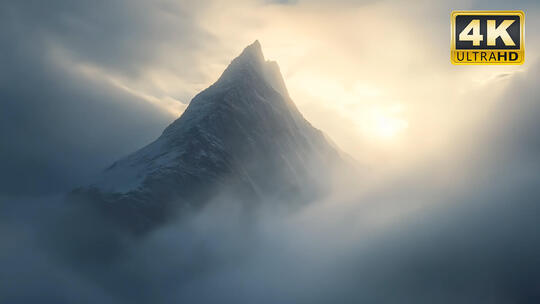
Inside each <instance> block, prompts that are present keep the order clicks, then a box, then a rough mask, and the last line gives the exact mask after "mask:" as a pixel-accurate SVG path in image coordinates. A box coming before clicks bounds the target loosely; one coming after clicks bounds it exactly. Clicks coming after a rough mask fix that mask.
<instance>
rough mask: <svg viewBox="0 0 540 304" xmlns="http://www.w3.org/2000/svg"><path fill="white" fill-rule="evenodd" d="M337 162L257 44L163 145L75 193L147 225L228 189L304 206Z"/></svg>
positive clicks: (195, 103)
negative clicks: (299, 203) (304, 202)
mask: <svg viewBox="0 0 540 304" xmlns="http://www.w3.org/2000/svg"><path fill="white" fill-rule="evenodd" d="M340 162H342V159H341V158H340V153H339V151H337V150H336V149H335V148H334V147H333V146H332V145H331V144H329V142H328V141H327V140H326V138H325V136H324V135H323V134H322V132H320V131H319V130H317V129H315V128H313V127H312V126H311V124H310V123H309V122H308V121H306V120H305V119H304V117H303V116H302V115H301V113H300V112H299V111H298V109H297V108H296V106H295V105H294V103H293V101H292V100H291V99H290V97H289V95H288V93H287V89H286V87H285V82H284V81H283V77H282V76H281V73H280V71H279V67H278V66H277V63H275V62H271V61H265V59H264V55H263V53H262V49H261V45H260V43H259V42H258V41H255V42H254V43H253V44H251V45H249V46H248V47H246V48H245V49H244V50H243V51H242V53H241V54H240V55H239V56H238V57H237V58H235V59H234V60H233V61H232V62H231V63H230V65H229V66H228V67H227V68H226V69H225V71H224V72H223V74H222V75H221V77H220V78H219V79H218V81H217V82H216V83H214V84H213V85H211V86H210V87H208V88H207V89H206V90H204V91H202V92H200V93H199V94H197V95H196V96H195V97H194V98H193V100H192V101H191V102H190V104H189V106H188V107H187V109H186V111H185V112H184V113H183V114H182V115H181V116H180V117H179V118H178V119H177V120H175V121H174V122H173V123H172V124H171V125H169V126H168V127H167V128H166V129H165V130H164V131H163V133H162V135H161V136H160V137H159V138H158V139H156V140H155V141H154V142H152V143H150V144H149V145H147V146H146V147H144V148H142V149H140V150H139V151H136V152H135V153H133V154H131V155H129V156H127V157H126V158H124V159H121V160H119V161H117V162H115V163H114V164H113V165H112V166H110V167H109V168H108V169H107V170H105V172H104V173H103V175H102V176H101V178H100V179H99V181H98V182H97V183H96V184H94V185H93V186H91V187H88V188H85V189H80V190H79V191H78V193H79V194H82V196H87V197H88V196H90V197H92V199H93V201H98V202H99V203H98V204H99V205H100V206H102V207H103V208H104V210H105V211H106V212H107V213H110V214H115V215H116V216H118V217H120V218H121V219H123V220H126V217H127V218H128V219H127V221H128V222H130V223H135V226H137V227H139V228H140V227H147V226H152V223H156V222H160V221H163V220H164V219H166V218H169V217H170V215H171V214H173V213H174V212H173V211H175V212H180V211H178V210H183V211H186V210H193V209H197V208H200V207H202V206H204V204H205V202H207V201H208V200H210V199H211V198H212V197H216V196H220V195H222V194H223V193H224V192H226V193H229V194H230V195H232V196H234V197H236V198H237V199H238V200H242V201H244V202H250V203H251V204H253V203H255V202H256V201H269V200H270V201H287V202H300V201H305V200H306V199H308V198H309V197H313V196H314V195H317V194H319V193H321V192H322V191H323V189H324V186H325V185H327V184H328V181H327V180H325V178H326V177H327V176H328V175H329V174H330V172H331V171H332V167H333V166H334V164H336V163H340Z"/></svg>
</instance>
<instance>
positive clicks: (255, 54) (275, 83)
mask: <svg viewBox="0 0 540 304" xmlns="http://www.w3.org/2000/svg"><path fill="white" fill-rule="evenodd" d="M241 78H245V79H249V80H247V81H248V82H253V81H255V82H256V81H257V80H256V79H259V80H262V81H264V82H265V83H267V84H268V85H269V86H271V87H272V88H273V89H274V90H276V91H277V92H278V93H279V94H281V95H282V96H283V97H285V98H288V96H289V93H288V92H287V88H286V86H285V82H284V80H283V77H282V75H281V72H280V69H279V66H278V64H277V63H276V62H275V61H269V60H268V61H267V60H265V58H264V54H263V52H262V47H261V44H260V42H259V40H255V41H254V42H253V43H251V44H250V45H248V46H247V47H245V48H244V50H243V51H242V53H240V55H238V56H237V57H236V58H235V59H233V60H232V61H231V63H230V64H229V66H228V67H227V68H226V69H225V71H224V72H223V74H222V75H221V77H220V78H219V80H218V83H231V82H232V83H238V79H241Z"/></svg>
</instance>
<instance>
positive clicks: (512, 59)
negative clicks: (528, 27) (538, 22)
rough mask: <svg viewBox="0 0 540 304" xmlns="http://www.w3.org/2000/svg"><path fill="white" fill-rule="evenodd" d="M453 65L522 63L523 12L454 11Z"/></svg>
mask: <svg viewBox="0 0 540 304" xmlns="http://www.w3.org/2000/svg"><path fill="white" fill-rule="evenodd" d="M451 23H452V41H451V47H450V48H451V55H450V56H451V61H452V63H453V64H522V63H523V62H524V60H525V44H524V32H523V31H524V23H525V14H524V13H523V11H453V12H452V16H451Z"/></svg>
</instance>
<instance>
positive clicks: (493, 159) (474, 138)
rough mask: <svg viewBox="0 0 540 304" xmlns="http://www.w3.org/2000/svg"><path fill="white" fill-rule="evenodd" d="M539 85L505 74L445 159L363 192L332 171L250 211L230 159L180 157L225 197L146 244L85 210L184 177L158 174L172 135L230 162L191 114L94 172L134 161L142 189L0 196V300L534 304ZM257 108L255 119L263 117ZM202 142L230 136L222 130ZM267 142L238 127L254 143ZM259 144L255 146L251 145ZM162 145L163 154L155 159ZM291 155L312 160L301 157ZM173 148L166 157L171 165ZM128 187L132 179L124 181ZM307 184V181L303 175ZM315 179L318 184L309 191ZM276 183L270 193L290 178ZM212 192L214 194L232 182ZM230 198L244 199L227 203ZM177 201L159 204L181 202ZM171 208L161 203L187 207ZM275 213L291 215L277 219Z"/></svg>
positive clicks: (113, 219) (362, 186) (169, 224)
mask: <svg viewBox="0 0 540 304" xmlns="http://www.w3.org/2000/svg"><path fill="white" fill-rule="evenodd" d="M265 62H266V61H265ZM265 64H266V63H265ZM233 66H234V62H233V63H232V64H231V67H233ZM227 74H228V72H227V71H226V72H225V73H224V76H225V75H227ZM261 75H262V74H261ZM539 76H540V69H539V68H538V66H536V67H535V68H534V69H532V70H531V71H528V72H526V73H522V74H518V75H517V76H515V77H514V78H513V80H512V82H511V84H510V85H509V88H508V93H507V95H505V96H502V97H501V98H500V99H499V100H496V101H492V102H493V103H494V104H495V106H494V111H492V112H490V113H486V115H487V116H488V117H490V119H486V120H485V121H482V122H481V123H479V124H478V125H477V126H476V127H475V128H474V129H471V130H468V131H469V132H468V133H467V135H466V136H464V138H461V139H460V141H459V142H456V144H455V145H454V146H455V148H453V149H452V148H451V149H449V150H448V151H445V153H444V155H440V156H439V157H438V158H436V159H429V160H426V161H425V162H423V163H421V164H418V165H415V166H414V167H413V168H407V170H405V171H404V172H399V174H396V175H392V176H386V177H385V178H384V179H382V180H381V179H377V180H375V181H374V180H373V178H372V174H373V171H374V170H372V171H369V172H365V173H364V174H363V175H362V176H360V177H354V176H353V177H351V176H349V175H345V174H343V175H335V174H334V175H332V177H333V181H332V182H333V184H340V185H351V184H352V185H354V186H353V187H346V186H344V187H342V188H335V187H330V189H328V192H327V193H325V194H324V195H317V196H315V197H309V196H305V195H304V194H303V193H301V191H300V192H296V191H290V190H291V189H295V187H289V186H287V187H279V188H278V189H283V191H282V192H280V191H277V192H279V193H285V194H287V195H278V196H273V197H272V196H268V197H267V198H266V199H265V200H261V201H260V202H259V203H257V204H251V205H250V204H247V203H249V202H255V201H257V202H258V201H259V199H260V196H259V195H255V193H256V192H255V191H252V190H251V189H252V188H250V187H247V188H245V186H246V185H248V184H249V183H247V181H248V180H247V179H246V177H247V176H250V177H251V176H255V177H256V176H257V175H256V174H255V173H256V172H258V170H256V169H252V168H250V169H251V170H253V171H248V172H250V174H238V171H235V170H236V169H237V168H239V167H238V166H232V165H230V164H236V163H235V162H233V161H230V162H225V160H228V161H229V160H230V159H232V158H230V159H229V158H226V157H223V158H213V157H211V156H212V155H213V154H211V155H200V154H193V155H194V156H196V157H195V159H193V161H200V162H201V163H202V164H209V165H208V166H201V168H212V169H215V167H214V166H213V165H212V164H221V163H223V164H227V166H225V165H224V166H223V167H219V166H218V168H226V169H224V170H223V171H220V170H209V169H207V170H202V171H196V172H195V173H197V174H198V175H200V176H206V177H207V176H212V175H211V174H210V173H209V172H214V173H215V172H220V174H221V173H223V174H225V173H226V175H223V176H229V175H227V174H231V173H233V175H232V176H234V177H235V179H236V181H235V183H231V185H232V186H231V187H224V188H223V189H224V190H225V192H226V193H224V192H222V191H218V192H214V193H212V192H211V193H209V194H208V196H210V198H209V199H206V200H204V204H202V205H201V206H198V208H197V210H193V211H190V212H187V213H183V216H175V217H173V218H168V219H167V220H165V221H163V222H160V224H159V225H151V227H152V228H151V229H145V230H144V231H145V233H143V234H133V233H130V231H131V230H130V229H128V230H126V228H125V227H132V226H130V224H131V223H122V222H120V223H119V219H122V218H135V219H137V222H138V220H139V219H140V217H138V216H136V215H135V216H133V215H132V214H130V213H129V212H126V213H127V214H121V213H120V214H118V215H116V214H115V216H104V215H105V214H106V213H104V212H105V211H106V210H107V209H102V208H95V207H96V206H103V204H104V202H103V198H102V195H103V193H108V194H107V195H113V196H120V197H121V196H122V195H128V196H129V195H132V196H133V197H140V199H141V200H140V202H141V204H143V205H144V204H147V203H148V204H151V203H152V201H151V200H148V201H143V200H142V199H143V198H145V197H144V196H139V195H141V193H142V192H138V190H136V189H146V190H145V191H150V190H151V191H154V190H155V188H152V187H151V186H149V185H152V184H151V183H150V182H148V181H149V180H152V178H154V176H155V178H156V179H158V178H165V176H167V177H168V178H170V177H171V176H172V177H177V178H179V179H182V178H184V177H183V175H182V174H184V173H182V172H186V171H184V170H185V169H183V170H171V169H170V168H169V167H168V164H178V162H177V161H178V158H177V157H179V156H178V155H177V154H176V153H181V152H182V151H184V148H185V147H186V146H184V144H181V143H176V142H175V141H174V140H170V139H169V138H177V136H179V137H180V138H181V136H188V135H193V134H195V135H196V136H195V138H198V139H199V141H198V142H196V143H191V144H190V145H191V147H194V148H193V149H194V150H196V151H201V150H202V149H198V148H200V147H207V145H210V147H212V148H210V149H209V150H210V151H216V155H222V154H221V152H223V151H230V150H227V149H229V148H228V147H227V145H228V144H227V143H222V145H218V144H216V143H218V142H219V141H217V140H215V139H214V138H213V137H212V136H209V134H207V133H204V132H202V131H201V130H209V129H208V128H210V127H209V125H210V124H209V123H208V122H206V123H205V121H206V120H204V119H202V120H201V121H196V119H195V118H196V117H205V116H204V115H193V116H192V115H191V114H190V115H188V116H183V117H188V118H189V117H190V116H191V118H193V120H191V119H189V120H188V119H186V118H180V119H179V120H177V121H176V122H174V123H173V124H172V125H171V126H169V127H168V128H167V129H166V130H165V132H164V133H163V135H162V136H161V137H160V138H159V139H157V141H155V142H153V143H151V144H150V146H147V147H146V148H143V149H142V150H139V151H138V152H135V154H131V155H130V156H127V158H124V159H122V160H120V161H118V162H117V163H116V165H113V166H112V168H110V169H109V170H108V171H106V172H105V176H107V175H108V174H113V175H114V174H115V172H124V171H123V169H125V168H131V165H133V166H134V167H135V169H136V170H134V171H135V172H142V175H141V176H142V177H144V178H143V179H141V180H137V179H135V182H134V183H131V181H133V180H132V179H129V178H127V179H118V181H122V182H119V183H118V184H115V183H114V181H117V179H116V178H114V179H113V180H112V181H113V182H110V183H109V182H108V181H106V179H105V181H106V182H104V183H103V184H99V183H97V184H95V188H96V191H99V192H100V193H101V194H98V196H97V199H96V201H93V200H91V199H90V200H89V201H88V202H86V203H80V202H79V203H77V202H73V201H70V200H67V201H66V200H64V197H58V196H56V197H42V196H41V197H39V196H35V197H18V198H17V197H7V196H2V197H1V198H0V199H1V204H0V239H1V240H2V250H0V267H1V269H2V271H1V272H0V303H426V304H428V303H429V304H431V303H448V304H454V303H501V304H502V303H536V302H538V300H539V299H540V289H539V286H540V261H539V259H538V257H539V256H540V246H539V245H538V239H539V232H540V230H539V229H538V222H539V218H538V217H539V214H540V212H539V211H540V210H539V205H538V202H539V201H540V191H539V189H538V184H539V182H540V178H539V176H538V172H540V168H539V164H540V159H539V155H540V145H539V144H538V143H539V141H538V134H537V130H538V129H539V127H540V126H539V121H538V119H537V118H538V117H539V115H540V107H539V103H538V96H540V92H539V91H538V87H537V85H536V79H538V77H539ZM227 78H228V77H227ZM231 79H233V78H231ZM222 80H223V79H220V80H218V82H217V83H216V86H217V88H216V90H213V89H212V87H211V88H209V90H206V91H205V92H207V93H205V94H209V93H208V92H210V93H212V91H213V92H214V93H215V94H216V95H219V94H221V93H222V91H221V89H220V90H218V88H221V86H222V85H223V87H226V83H224V84H219V83H220V81H222ZM248 80H249V81H251V80H252V78H247V79H246V81H248ZM264 83H265V84H267V83H268V82H264ZM218 84H219V85H218ZM282 89H283V88H280V87H278V88H277V89H276V88H275V87H274V86H273V85H272V88H271V90H270V88H269V87H267V86H266V85H265V86H263V88H257V90H255V91H253V92H251V93H250V94H253V95H251V96H257V99H254V100H258V101H270V100H269V99H268V98H258V96H266V95H261V94H260V92H259V90H262V91H263V92H267V93H269V94H274V93H272V92H278V93H279V92H283V91H282ZM205 94H203V93H201V95H200V97H199V96H198V97H196V98H195V99H194V101H193V107H192V106H190V108H191V110H189V111H191V113H198V112H199V111H203V110H205V109H208V108H211V107H209V106H210V105H216V104H218V105H220V106H224V108H223V109H225V110H227V109H228V110H229V111H233V110H234V113H243V111H239V112H236V111H237V110H238V108H236V107H234V104H230V103H213V102H212V101H215V100H220V101H223V100H224V99H221V98H215V99H214V98H207V97H209V95H205ZM216 95H213V94H210V97H213V96H216ZM279 95H281V97H283V95H282V94H279ZM271 96H277V95H271ZM203 97H204V98H203ZM278 97H279V96H278ZM197 98H199V99H197ZM235 100H238V99H235ZM276 100H279V101H285V103H284V104H286V107H284V108H280V109H286V110H287V112H286V113H291V114H290V116H289V117H292V118H291V120H290V121H289V122H290V125H287V126H289V127H290V126H298V129H299V130H300V129H301V128H300V126H305V128H306V129H307V130H312V131H309V132H308V131H305V130H303V131H298V132H297V133H293V134H295V135H298V134H302V135H303V136H305V137H306V138H308V139H311V140H313V141H315V142H317V141H316V140H315V139H316V138H319V139H320V142H321V143H322V145H323V146H325V147H326V146H327V143H325V142H324V141H322V139H321V138H322V137H320V136H317V135H316V134H320V133H319V132H317V131H313V130H314V129H312V128H311V127H308V125H307V124H306V123H305V120H301V119H300V118H299V116H298V115H296V114H295V113H297V112H295V111H294V110H292V109H293V108H292V105H291V104H288V103H287V100H288V99H286V98H283V99H279V98H278V99H271V101H276ZM231 101H232V100H231ZM240 101H243V102H248V100H240ZM197 103H198V104H199V105H198V106H197V107H195V105H196V104H197ZM269 104H270V105H273V103H269ZM225 105H227V106H225ZM242 105H245V103H242ZM199 107H200V108H199ZM229 107H231V109H229ZM197 108H199V109H198V111H195V110H197ZM270 108H272V109H274V108H273V107H270ZM194 109H195V110H194ZM240 109H241V110H245V107H240ZM266 109H267V108H265V112H264V113H265V114H268V113H273V112H268V111H266ZM249 111H250V112H249V113H254V112H252V111H251V110H249ZM255 112H256V111H255ZM276 113H283V112H280V111H277V110H276ZM187 114H188V112H186V114H185V115H187ZM279 117H282V116H281V115H280V116H279ZM260 118H261V117H259V120H260ZM293 118H294V119H293ZM295 119H297V121H296V120H295ZM212 121H215V120H212ZM238 121H239V122H242V123H243V122H244V120H238ZM263 125H264V124H263ZM184 126H197V128H194V129H195V130H197V131H193V132H194V133H189V132H188V131H182V130H183V129H185V128H184ZM203 126H204V127H205V128H202V127H203ZM219 126H220V127H222V126H223V125H219ZM270 126H273V127H274V126H275V125H273V124H270ZM206 127H208V128H206ZM291 128H293V127H291ZM188 129H189V128H188ZM210 129H211V128H210ZM289 129H290V128H285V130H286V131H287V130H289ZM293 129H294V128H293ZM211 130H212V131H213V132H216V134H227V135H229V132H227V129H224V130H223V128H215V129H211ZM238 130H243V128H238V129H236V131H238ZM264 130H267V129H265V128H262V127H261V128H260V129H254V130H243V131H245V132H247V133H248V134H259V132H263V131H264ZM184 132H188V133H184ZM220 132H222V133H220ZM283 134H284V135H283V137H278V138H279V139H281V138H292V136H291V133H289V132H284V133H283ZM306 134H311V135H313V137H311V136H308V135H306ZM169 136H170V137H169ZM223 136H224V135H223ZM300 138H302V136H301V137H300ZM267 139H268V138H266V137H264V136H261V137H260V138H259V137H257V140H258V141H259V142H258V143H260V142H262V143H264V142H266V140H267ZM268 140H269V139H268ZM272 140H274V139H272ZM156 142H159V144H156ZM306 142H307V140H306ZM162 143H166V144H167V145H168V144H170V145H171V146H169V147H168V148H167V149H161V147H163V146H162V145H161V144H162ZM164 145H165V144H164ZM330 146H331V145H330ZM149 147H150V148H149ZM154 147H160V148H159V149H158V148H156V149H154ZM171 147H172V148H171ZM257 147H258V145H248V146H247V148H246V149H248V150H247V151H248V152H251V153H260V154H256V155H264V154H263V152H265V151H267V149H272V150H271V152H272V153H274V152H276V151H279V152H283V153H286V152H288V148H290V147H291V146H290V145H283V146H278V147H273V148H268V147H265V148H266V149H262V150H263V151H261V150H259V149H257ZM292 147H295V148H299V149H300V148H303V149H305V150H306V151H312V150H310V149H309V146H308V145H302V144H298V143H297V144H293V145H292ZM463 147H466V149H463ZM154 151H158V152H159V153H156V154H153V153H154ZM170 151H175V152H174V153H173V154H174V157H172V156H173V155H170V156H169V153H171V152H170ZM329 151H336V150H335V149H334V148H332V149H329ZM486 151H489V152H486ZM161 152H166V153H161ZM218 152H219V153H218ZM235 155H242V154H241V153H240V154H235ZM322 155H323V156H324V155H335V154H333V152H332V153H330V152H328V154H322ZM150 156H156V157H154V158H152V157H150ZM228 156H229V155H228ZM274 157H275V156H274ZM141 159H142V161H141ZM247 159H249V158H247ZM284 159H290V158H285V157H283V158H281V157H280V158H272V157H270V159H269V163H270V164H272V166H268V167H264V166H263V167H262V168H264V170H270V171H271V172H279V173H281V174H283V175H285V174H286V173H285V172H287V174H288V173H292V172H294V170H295V169H296V168H304V167H302V166H300V165H297V166H291V167H288V166H285V167H281V166H276V163H277V164H279V163H281V162H279V160H284ZM292 159H294V160H298V159H300V158H299V157H297V158H292ZM340 159H343V157H340ZM203 160H204V161H203ZM209 160H210V161H209ZM241 160H244V158H241ZM139 164H143V165H142V166H141V167H138V165H139ZM175 168H185V167H175ZM188 168H189V167H188ZM231 168H235V170H232V169H231ZM268 168H270V169H268ZM285 168H287V169H285ZM120 169H122V170H120ZM191 169H194V168H191ZM278 169H279V170H278ZM333 169H335V168H333ZM116 170H119V171H116ZM246 170H247V169H246ZM282 170H284V171H282ZM298 170H299V169H298ZM336 171H338V172H339V170H336ZM128 172H130V173H131V171H128ZM299 172H301V171H299ZM308 172H309V171H308ZM321 172H322V171H321ZM154 174H155V175H154ZM190 174H193V173H192V172H190ZM283 175H282V176H283ZM133 176H135V177H137V175H128V176H127V177H130V178H131V177H133ZM270 176H274V175H270ZM304 176H305V177H306V178H307V181H309V182H311V179H309V178H308V177H311V175H309V174H305V175H304ZM326 176H327V175H326V174H323V173H320V174H319V177H323V179H322V180H324V177H326ZM285 177H287V178H285V179H284V182H283V183H282V184H279V185H295V182H296V181H298V179H296V178H292V177H290V176H285ZM217 180H218V178H217V177H216V178H215V179H214V180H213V183H212V185H216V184H217V185H220V186H221V185H223V186H230V185H229V184H227V183H225V184H223V183H219V182H217ZM253 180H255V181H257V183H253V184H254V185H260V186H259V189H263V190H264V191H262V190H261V192H258V193H265V194H272V193H275V192H274V191H273V190H275V189H276V188H274V187H275V182H276V180H272V179H271V180H269V181H268V183H266V180H265V178H264V177H262V178H260V179H257V178H254V179H253ZM125 181H130V183H125ZM139 181H140V183H139ZM141 185H142V188H141ZM201 185H202V184H201ZM238 185H241V186H242V187H237V186H238ZM145 186H147V187H146V188H145ZM239 188H240V189H250V190H249V191H248V192H247V193H241V195H239V197H237V196H235V195H234V194H235V193H237V192H236V191H237V189H239ZM133 189H135V190H133ZM253 189H255V187H253ZM186 191H187V190H185V189H181V191H180V190H179V191H178V192H170V193H172V194H173V196H176V194H178V195H179V197H181V196H182V195H183V193H187V192H189V191H187V192H186ZM113 193H116V194H113ZM152 193H158V192H152ZM168 193H169V192H168ZM212 194H216V195H212ZM253 198H254V199H255V200H251V199H253ZM295 198H299V199H300V200H301V203H298V201H296V200H295ZM173 201H174V202H175V205H174V206H182V205H183V202H185V200H183V199H180V200H173ZM92 202H94V204H92ZM107 203H111V204H117V207H118V209H116V210H129V208H131V207H128V209H125V205H126V204H128V205H127V206H130V205H129V203H133V200H131V199H129V200H125V201H122V200H111V201H108V202H107ZM288 204H290V205H294V206H299V207H295V208H287V207H283V206H288ZM254 205H255V206H257V207H256V208H246V206H254ZM135 206H136V207H133V208H138V207H140V206H137V205H135ZM179 208H181V207H179ZM133 210H141V209H133ZM142 210H144V208H143V209H142ZM180 210H181V209H180ZM115 212H116V211H115ZM118 212H119V211H118ZM175 214H179V215H182V213H181V212H180V213H175ZM120 215H123V216H124V217H121V216H120ZM119 216H120V217H119ZM126 224H127V225H126Z"/></svg>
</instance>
